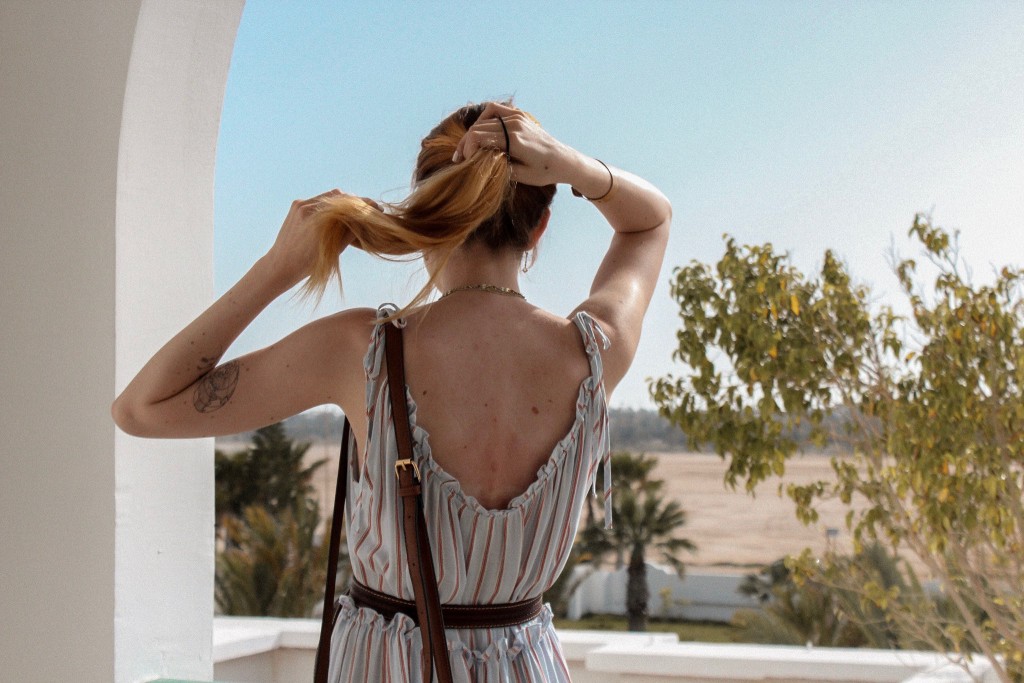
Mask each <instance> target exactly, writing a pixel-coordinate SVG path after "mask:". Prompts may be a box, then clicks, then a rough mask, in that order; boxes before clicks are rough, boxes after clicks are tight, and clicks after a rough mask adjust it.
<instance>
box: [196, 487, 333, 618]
mask: <svg viewBox="0 0 1024 683" xmlns="http://www.w3.org/2000/svg"><path fill="white" fill-rule="evenodd" d="M319 524H320V511H319V507H318V506H317V504H316V502H315V501H312V500H308V499H307V500H306V502H305V504H304V505H301V506H297V507H295V508H292V509H289V510H285V511H284V512H282V513H280V514H278V515H273V514H271V513H270V511H268V510H267V509H266V508H265V507H263V506H260V505H253V506H250V507H248V508H246V509H245V511H244V512H243V514H242V516H241V517H240V518H239V517H234V516H226V517H225V518H224V531H225V534H226V536H227V541H228V547H227V548H226V549H225V550H224V551H223V552H220V553H218V555H217V571H216V578H215V596H216V602H217V608H218V610H219V611H220V613H221V614H229V615H254V616H271V617H309V616H312V615H313V611H314V608H315V607H316V605H317V604H318V603H319V602H320V600H322V599H323V588H324V579H325V578H326V575H327V550H328V543H329V541H330V537H329V536H328V535H326V534H325V535H324V536H323V537H322V538H319V539H318V538H317V536H316V528H317V526H318V525H319ZM328 526H329V525H328ZM344 545H345V544H344V543H342V548H344ZM341 552H342V553H344V550H342V551H341ZM339 560H340V561H339V566H340V567H347V566H348V563H347V561H346V558H345V557H340V558H339ZM342 573H343V571H342V570H340V571H339V575H340V574H342ZM343 582H344V581H343Z"/></svg>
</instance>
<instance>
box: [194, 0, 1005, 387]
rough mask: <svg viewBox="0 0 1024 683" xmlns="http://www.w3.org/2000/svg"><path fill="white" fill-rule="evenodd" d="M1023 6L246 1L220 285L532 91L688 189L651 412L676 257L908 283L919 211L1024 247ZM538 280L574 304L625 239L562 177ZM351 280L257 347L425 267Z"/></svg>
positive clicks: (979, 260) (218, 230) (986, 239)
mask: <svg viewBox="0 0 1024 683" xmlns="http://www.w3.org/2000/svg"><path fill="white" fill-rule="evenodd" d="M1022 36H1024V3H1018V2H1012V3H1011V2H1003V3H982V2H970V3H966V2H965V3H946V2H927V3H925V2H899V3H889V2H860V3H838V2H835V3H809V2H759V3H754V2H707V3H686V2H667V1H662V2H641V1H631V2H624V1H623V2H602V1H597V2H585V3H584V2H566V3H558V2H506V3H480V2H445V3H412V2H409V3H398V2H394V3H379V4H378V3H342V2H302V3H290V2H283V1H281V0H277V1H272V0H248V2H247V3H246V7H245V11H244V14H243V16H242V22H241V25H240V27H239V31H238V39H237V42H236V45H235V52H234V56H233V59H232V66H231V72H230V76H229V79H228V87H227V93H226V96H225V102H224V110H223V117H222V121H221V133H220V139H219V143H218V155H217V176H216V190H215V191H216V197H215V206H216V216H215V254H214V263H215V274H216V289H217V292H218V294H219V293H222V292H223V291H225V290H226V289H227V288H229V287H230V286H231V285H232V284H233V283H234V282H235V281H236V280H237V279H238V278H239V277H240V276H241V275H242V273H244V272H245V270H246V269H247V268H248V267H249V266H250V265H251V264H252V262H253V261H255V260H256V259H257V258H258V257H259V256H260V255H261V254H262V253H263V252H264V251H265V250H266V249H267V248H268V247H269V246H270V244H271V243H272V241H273V238H274V236H275V235H276V233H277V229H278V227H279V226H280V222H281V220H282V219H283V217H284V215H285V213H286V212H287V208H288V205H289V204H290V202H291V201H292V200H293V199H295V198H299V197H307V196H311V195H314V194H318V193H320V192H323V191H325V190H327V189H330V188H333V187H339V188H341V189H342V190H344V191H346V192H352V193H355V194H360V195H365V196H370V197H376V198H382V199H385V200H397V199H399V198H401V197H403V196H404V193H405V191H406V189H407V188H408V182H409V175H410V172H411V169H412V164H413V161H414V159H415V156H416V152H417V150H418V146H419V140H420V138H421V137H422V136H423V135H424V134H425V133H426V132H427V131H428V130H429V129H430V128H431V127H432V126H433V125H434V124H435V123H436V122H437V121H438V120H439V119H440V118H442V117H443V116H444V115H445V114H447V113H448V112H449V111H451V110H452V109H454V108H456V107H458V106H461V105H462V104H464V103H466V102H468V101H480V100H486V99H496V98H501V97H505V96H508V95H514V96H515V98H516V101H517V103H518V104H519V105H520V106H522V107H523V108H525V109H528V110H530V111H531V112H532V113H533V114H534V115H536V116H537V117H538V118H539V119H540V121H541V122H542V123H543V125H544V126H545V128H546V129H548V130H549V131H551V132H552V133H553V134H554V135H555V136H556V137H558V138H560V139H562V140H563V141H565V142H566V143H568V144H570V145H572V146H574V147H576V148H577V149H579V150H581V151H583V152H586V153H588V154H590V155H592V156H595V157H598V158H601V159H603V160H605V161H607V162H608V163H610V164H613V165H616V166H619V167H621V168H625V169H627V170H630V171H633V172H636V173H638V174H640V175H642V176H644V177H646V178H647V179H649V180H651V181H652V182H653V183H655V184H656V185H657V186H658V187H660V188H661V189H662V191H663V192H665V194H666V195H667V196H668V197H669V199H670V200H671V201H672V203H673V207H674V212H675V222H674V226H673V230H674V233H673V236H672V239H671V242H670V245H669V253H668V256H667V259H666V264H665V269H664V272H663V277H662V282H663V283H664V284H663V285H662V287H661V288H660V289H659V291H658V292H657V294H656V295H655V300H654V303H653V304H652V307H651V311H650V313H649V315H648V320H647V324H646V325H645V328H644V338H643V341H642V342H641V346H640V349H639V353H638V356H637V360H636V362H635V363H634V366H633V369H632V370H631V371H630V373H629V375H627V377H626V379H625V380H624V381H623V383H622V384H621V385H620V387H619V389H618V390H617V392H616V394H615V395H614V396H613V398H612V403H613V405H616V406H621V407H651V404H650V401H649V399H648V397H647V389H646V382H645V379H646V378H647V377H651V376H660V375H664V374H666V373H668V372H677V373H678V372H681V371H683V369H682V368H679V367H678V366H674V365H673V363H672V361H671V352H672V348H673V343H674V340H675V330H676V329H677V327H678V326H679V324H680V321H679V319H678V316H677V314H676V309H675V307H674V306H673V303H672V301H671V299H670V298H669V296H668V285H667V282H668V278H669V276H670V274H671V271H672V268H673V267H675V266H678V265H683V264H685V263H688V262H689V261H690V260H691V259H699V260H702V261H710V262H713V261H714V260H716V259H717V257H718V256H720V254H721V252H722V240H721V235H722V234H723V233H725V232H728V233H731V234H733V235H735V236H736V237H737V238H738V239H739V240H740V241H742V242H748V243H763V242H771V243H773V244H774V245H775V246H776V247H777V248H779V249H782V250H788V251H790V253H791V254H792V255H793V259H794V261H795V262H796V263H797V265H799V266H800V267H802V268H804V269H813V268H814V267H816V266H817V265H818V264H820V262H821V256H822V253H823V252H824V250H825V249H833V250H835V251H837V252H838V253H839V255H840V256H841V257H842V258H843V259H844V260H845V261H846V263H847V264H848V265H849V267H850V269H851V271H852V272H853V273H854V275H855V277H856V278H857V279H859V280H861V281H864V282H867V283H869V284H871V285H872V286H873V287H874V289H875V290H876V292H877V295H878V298H879V299H880V300H881V301H890V300H892V301H893V302H895V301H896V299H895V293H896V286H895V280H894V279H893V278H892V277H891V275H890V274H889V271H888V265H887V253H888V251H889V248H890V244H895V246H896V247H897V248H898V249H900V250H901V251H903V252H904V253H908V254H913V253H914V251H913V248H912V246H911V245H910V244H909V243H908V242H907V240H906V238H905V236H906V231H907V228H908V227H909V226H910V223H911V222H912V220H913V216H914V214H915V212H918V211H931V212H932V214H933V217H934V218H935V220H936V222H937V223H939V224H941V225H945V226H947V227H950V228H956V229H960V230H961V231H962V233H963V237H962V243H963V253H964V256H965V257H966V258H967V260H968V261H969V262H970V263H971V265H972V266H973V267H974V270H975V272H976V274H977V275H978V276H979V278H982V277H984V275H985V273H987V272H988V271H989V270H990V265H1002V264H1005V263H1016V264H1024V239H1022V233H1024V39H1022ZM553 212H554V216H553V218H552V222H551V226H550V228H549V230H548V232H547V235H546V236H545V239H544V241H543V242H542V244H541V250H540V258H539V260H538V262H537V264H536V265H535V266H534V268H533V269H532V270H531V271H530V273H529V274H528V275H526V276H525V277H524V279H523V282H522V284H523V289H524V292H525V293H526V295H527V297H528V298H529V299H530V300H531V301H532V302H534V303H536V304H537V305H540V306H543V307H545V308H548V309H550V310H553V311H555V312H559V313H568V312H569V311H570V310H572V308H573V307H575V306H576V305H577V304H578V303H579V301H581V300H582V299H583V298H584V297H585V296H586V293H587V290H588V287H589V284H590V280H591V278H592V275H593V272H594V270H595V269H596V267H597V264H598V263H599V261H600V258H601V256H602V254H603V252H604V249H605V248H606V246H607V243H608V240H609V238H610V230H609V228H608V227H607V226H606V225H605V224H603V222H602V221H601V219H600V215H599V214H598V213H597V211H596V210H595V209H594V208H593V207H591V206H589V205H588V204H587V203H586V202H584V201H582V200H579V199H574V198H573V197H572V196H571V195H570V194H569V192H568V191H565V190H562V191H560V192H559V195H558V196H557V197H556V199H555V205H554V208H553ZM342 269H343V274H344V278H345V281H344V284H345V297H344V299H343V300H342V299H341V298H340V297H337V296H329V297H327V298H325V300H324V303H323V304H321V306H320V308H319V309H316V310H314V309H313V308H312V306H311V305H307V304H300V303H298V302H296V301H289V300H288V299H287V298H282V299H281V300H280V301H278V302H276V303H275V304H274V305H272V306H271V307H270V308H269V309H268V310H267V311H266V312H265V313H264V314H263V315H262V316H261V317H260V318H259V319H258V320H257V321H256V322H255V323H254V324H253V325H252V326H251V327H250V329H249V330H247V331H246V332H245V333H244V334H243V335H242V337H240V338H239V340H238V341H237V342H236V344H235V345H234V346H233V347H232V348H231V349H230V350H229V354H231V355H236V354H238V353H243V352H245V351H248V350H251V349H254V348H258V347H260V346H263V345H266V344H269V343H271V342H273V341H274V340H276V339H277V338H279V337H281V336H283V335H284V334H287V333H288V332H289V331H291V330H292V329H295V328H296V327H298V326H300V325H302V324H304V323H305V322H308V321H309V320H311V319H313V318H315V317H318V316H319V315H324V314H328V313H330V312H333V311H334V310H337V309H338V308H339V307H341V306H376V305H377V304H378V303H380V302H383V301H396V302H403V301H405V300H407V299H409V298H410V297H411V296H412V295H413V294H414V293H415V292H416V291H417V289H418V284H417V283H419V282H421V279H420V278H421V270H420V267H419V266H418V265H417V264H411V265H404V266H396V265H394V264H390V263H387V264H386V263H381V262H378V261H375V260H373V259H371V258H369V257H367V256H365V255H363V254H362V253H357V254H346V255H345V256H344V257H343V259H342Z"/></svg>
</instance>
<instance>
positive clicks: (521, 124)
mask: <svg viewBox="0 0 1024 683" xmlns="http://www.w3.org/2000/svg"><path fill="white" fill-rule="evenodd" d="M499 119H501V120H500V121H499ZM502 123H504V124H505V129H506V130H507V131H508V146H507V147H506V144H505V131H504V130H502ZM481 149H496V150H498V151H501V152H506V153H507V154H509V156H510V157H511V158H512V177H513V178H514V179H515V180H516V182H520V183H523V184H524V185H553V184H555V183H564V182H569V179H568V177H569V175H571V171H570V169H571V167H572V166H573V164H574V163H578V158H579V157H580V154H579V153H578V152H576V150H574V149H572V148H571V147H569V146H568V145H565V144H563V143H562V142H559V141H558V140H556V139H555V138H554V136H552V135H551V134H550V133H548V132H547V131H546V130H544V129H543V128H542V127H541V126H540V124H538V123H537V121H536V120H535V119H534V118H533V117H531V116H530V115H529V114H527V113H526V112H524V111H522V110H520V109H516V108H515V107H510V106H508V105H505V104H500V103H498V102H490V103H488V104H487V106H486V107H485V108H484V110H483V112H481V113H480V117H479V118H478V119H477V120H476V122H475V123H473V125H472V126H470V127H469V130H468V131H467V132H466V134H465V135H463V136H462V140H460V141H459V145H458V147H456V149H455V156H454V157H453V158H452V160H453V161H455V162H456V163H458V162H460V161H462V160H464V159H469V158H471V157H472V156H473V155H474V154H476V153H477V152H478V151H479V150H481Z"/></svg>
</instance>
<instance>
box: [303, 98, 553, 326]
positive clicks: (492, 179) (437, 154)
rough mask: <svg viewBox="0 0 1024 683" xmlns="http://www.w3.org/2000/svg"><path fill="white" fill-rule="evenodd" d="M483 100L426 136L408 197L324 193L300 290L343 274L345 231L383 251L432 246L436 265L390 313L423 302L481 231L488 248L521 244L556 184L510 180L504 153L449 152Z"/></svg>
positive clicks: (312, 291) (319, 288)
mask: <svg viewBox="0 0 1024 683" xmlns="http://www.w3.org/2000/svg"><path fill="white" fill-rule="evenodd" d="M482 111H483V105H471V106H468V107H463V108H462V109H460V110H458V111H456V112H455V113H454V114H452V115H450V116H449V117H447V118H446V119H445V120H444V121H442V122H441V123H440V124H439V125H438V126H437V127H436V128H434V130H432V131H431V132H430V134H429V135H428V136H427V137H426V138H425V139H424V140H423V142H422V145H421V149H420V154H419V158H418V159H417V162H416V172H415V174H414V183H415V184H414V186H413V189H412V192H411V193H410V194H409V196H408V197H406V199H405V200H403V201H401V202H397V203H394V204H385V205H384V209H383V210H381V209H378V208H376V207H374V206H372V205H370V204H367V203H366V202H365V201H363V200H362V199H360V198H358V197H353V196H349V195H341V196H336V197H329V198H325V199H323V200H322V204H321V209H320V211H319V212H318V213H317V215H316V217H315V218H314V221H313V225H312V229H313V230H315V231H316V233H317V234H318V235H319V249H318V253H317V258H316V261H315V263H314V265H313V269H312V272H311V273H310V276H309V279H308V280H307V281H306V283H305V285H303V287H302V294H303V295H304V296H313V297H314V298H315V299H317V300H319V299H320V297H322V296H323V293H324V291H325V290H326V288H327V284H328V283H329V282H330V280H331V278H333V277H337V278H338V281H339V282H340V281H341V270H340V266H339V260H338V257H339V255H340V254H341V251H342V248H343V244H344V241H345V238H346V236H347V235H351V238H352V242H353V244H354V245H355V246H357V247H359V248H360V249H363V250H364V251H366V252H367V253H370V254H374V255H375V256H380V257H383V258H389V257H400V256H408V255H411V254H417V253H423V252H427V251H430V252H433V253H435V254H436V255H437V257H438V258H437V264H438V267H436V268H434V269H433V272H432V273H431V274H430V278H429V279H428V281H427V283H426V285H424V287H423V288H422V289H421V290H420V291H419V292H418V293H417V294H416V296H415V297H414V298H413V300H412V301H411V302H409V303H408V304H407V305H406V306H404V307H403V308H402V309H401V310H400V311H398V313H396V314H395V316H394V317H398V316H399V315H401V314H404V313H405V312H406V311H408V310H409V309H410V308H412V307H413V306H416V305H417V304H419V303H421V302H422V301H423V300H424V299H426V297H427V296H428V295H429V294H430V291H431V289H433V288H434V286H435V282H436V280H437V278H438V276H439V275H440V273H441V272H442V271H443V270H444V267H445V265H446V264H447V263H448V259H449V258H451V255H452V253H454V252H455V250H456V249H457V248H458V247H460V246H461V245H462V244H464V243H465V242H467V241H470V240H473V239H482V240H483V241H484V242H485V243H486V244H487V245H488V246H490V247H491V248H492V249H495V250H497V249H501V248H518V249H520V250H525V249H526V247H527V246H528V243H529V239H530V233H531V232H532V230H533V228H534V227H536V225H537V223H538V222H539V221H540V216H541V214H542V213H543V211H544V209H546V208H547V207H548V205H550V203H551V200H552V198H553V197H554V191H555V188H554V186H553V185H550V186H547V187H531V186H527V185H517V184H516V183H515V182H514V181H513V180H512V171H511V165H510V163H509V160H508V158H507V157H506V156H505V154H504V153H502V152H499V151H497V150H488V149H482V150H480V151H479V152H477V153H476V154H474V155H473V157H472V158H471V159H466V160H464V161H462V162H460V163H458V164H455V163H453V162H452V160H451V159H452V155H453V154H454V153H455V148H456V147H457V146H458V144H459V141H460V140H461V139H462V136H463V135H465V133H466V131H467V130H468V129H469V127H470V126H471V125H473V123H474V122H475V121H476V119H477V118H478V117H479V116H480V113H481V112H482Z"/></svg>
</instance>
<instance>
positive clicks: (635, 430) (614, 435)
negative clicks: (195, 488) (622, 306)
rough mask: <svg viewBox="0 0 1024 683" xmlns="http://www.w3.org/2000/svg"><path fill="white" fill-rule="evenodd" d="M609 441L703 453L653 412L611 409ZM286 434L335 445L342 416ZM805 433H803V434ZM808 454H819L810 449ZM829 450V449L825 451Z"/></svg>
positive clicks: (617, 445) (321, 413) (242, 438)
mask: <svg viewBox="0 0 1024 683" xmlns="http://www.w3.org/2000/svg"><path fill="white" fill-rule="evenodd" d="M610 418H611V441H612V448H614V449H615V450H626V451H634V452H647V453H653V452H679V451H704V452H709V451H710V449H707V448H705V449H700V448H693V447H692V446H691V445H690V444H689V443H688V442H687V440H686V436H685V435H684V434H683V433H682V431H680V430H679V428H677V427H674V426H673V425H672V424H670V423H669V421H668V420H666V419H665V418H663V417H661V416H660V415H658V413H657V412H655V411H653V410H629V409H617V408H612V409H611V411H610ZM844 421H845V420H844V419H843V418H842V417H838V416H836V417H833V418H832V419H831V420H830V422H832V423H833V426H832V431H833V433H838V432H839V431H841V424H842V423H843V422H844ZM284 425H285V430H286V431H287V432H288V435H289V436H290V437H291V438H292V439H294V440H296V441H310V442H317V443H323V442H325V441H326V442H328V443H332V442H333V443H337V442H340V441H341V413H339V412H337V411H331V410H326V409H319V410H311V411H309V412H305V413H301V414H299V415H296V416H295V417H292V418H289V419H287V420H285V423H284ZM803 431H806V430H803ZM798 439H799V440H804V439H806V434H805V433H799V434H798ZM251 440H252V432H245V433H243V434H235V435H232V436H225V437H219V438H218V439H217V447H218V448H224V449H227V450H236V449H238V448H242V447H244V446H245V445H247V444H248V443H249V442H250V441H251ZM808 450H820V449H817V448H811V449H808ZM826 450H828V449H826Z"/></svg>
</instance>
